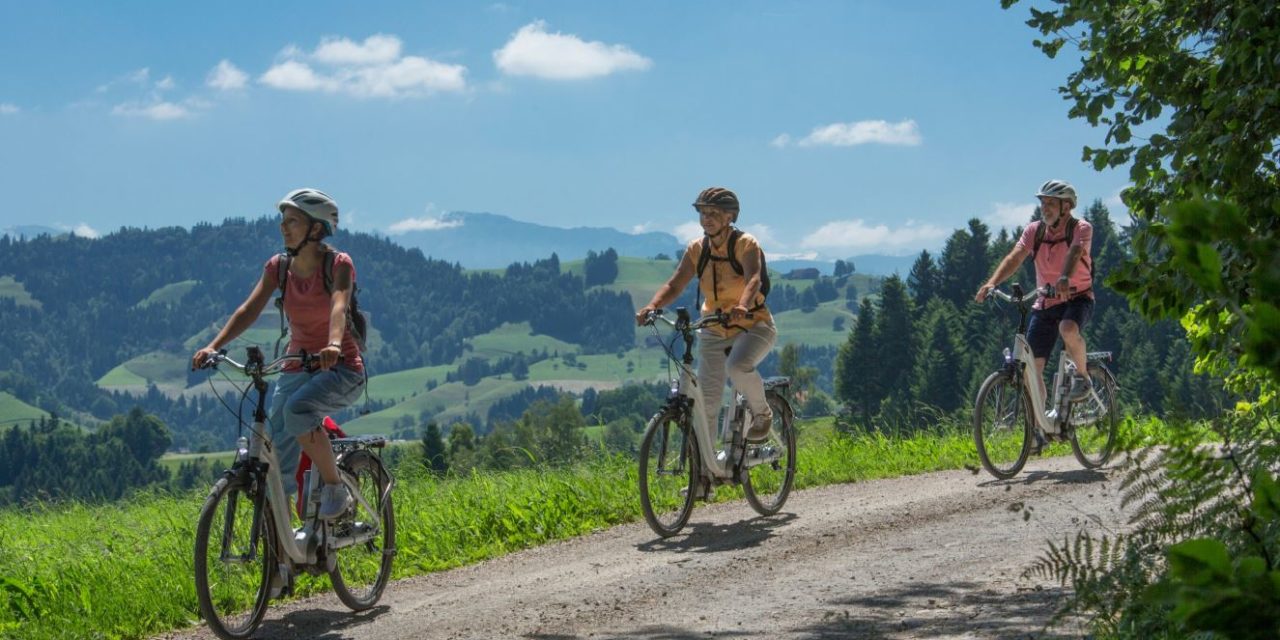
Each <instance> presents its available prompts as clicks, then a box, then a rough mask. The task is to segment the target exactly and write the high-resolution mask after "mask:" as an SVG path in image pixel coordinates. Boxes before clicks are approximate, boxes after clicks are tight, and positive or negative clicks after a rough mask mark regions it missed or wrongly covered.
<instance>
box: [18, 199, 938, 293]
mask: <svg viewBox="0 0 1280 640" xmlns="http://www.w3.org/2000/svg"><path fill="white" fill-rule="evenodd" d="M434 226H435V228H433V229H422V230H412V231H405V232H402V233H396V234H394V235H389V236H387V239H388V240H390V241H391V242H394V243H395V244H398V245H400V246H402V247H406V248H416V249H419V250H421V251H422V253H423V255H425V256H426V257H428V258H434V259H436V260H442V261H445V262H448V263H450V264H455V263H456V264H460V265H462V267H463V268H466V269H503V268H506V267H507V265H510V264H512V263H513V262H529V263H532V262H534V261H537V260H543V259H546V258H548V257H550V256H551V254H553V253H554V254H556V255H557V256H558V257H559V258H560V259H561V260H562V261H569V260H581V259H583V258H585V257H587V252H588V251H595V252H596V253H601V252H603V251H605V250H606V249H609V248H613V250H614V251H617V252H618V255H620V256H629V257H633V258H652V257H654V256H656V255H658V254H666V255H668V256H671V257H675V255H676V254H677V253H679V251H680V250H681V249H683V248H684V244H685V243H684V242H681V241H680V240H679V239H677V238H676V237H675V236H674V235H671V234H669V233H664V232H661V231H650V232H646V233H626V232H625V231H619V230H617V229H613V228H610V227H571V228H565V227H553V226H548V225H541V224H537V223H534V222H524V221H521V220H516V219H514V218H510V217H507V216H504V215H500V214H496V213H472V212H465V211H456V212H450V213H446V214H444V215H442V216H441V217H440V218H439V219H438V220H436V221H434ZM67 233H68V231H66V230H64V229H55V228H53V227H47V226H42V225H14V226H11V227H6V228H3V229H0V236H3V235H8V236H9V237H11V238H15V239H17V238H26V239H34V238H37V237H39V236H41V235H49V236H54V237H57V236H61V235H65V234H67ZM379 235H381V234H379ZM768 250H769V248H768V247H765V251H766V253H767V252H768ZM915 259H916V256H915V255H911V256H886V255H861V256H853V257H851V258H844V260H845V261H846V262H848V261H852V262H853V263H854V269H855V272H856V273H863V274H867V275H877V276H888V275H892V274H894V273H897V274H898V275H900V276H902V277H906V275H907V273H908V272H910V271H911V265H912V263H913V262H914V261H915ZM769 267H770V268H771V269H773V270H775V271H778V272H780V273H789V272H791V271H792V270H794V269H805V268H814V269H817V270H818V271H819V272H820V273H822V274H823V275H831V274H832V271H833V270H834V268H835V261H834V260H796V259H778V260H772V259H771V260H770V261H769Z"/></svg>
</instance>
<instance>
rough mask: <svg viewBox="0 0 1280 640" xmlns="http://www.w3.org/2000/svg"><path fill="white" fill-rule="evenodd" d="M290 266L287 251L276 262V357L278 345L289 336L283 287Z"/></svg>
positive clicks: (291, 258) (278, 350) (287, 280)
mask: <svg viewBox="0 0 1280 640" xmlns="http://www.w3.org/2000/svg"><path fill="white" fill-rule="evenodd" d="M292 264H293V256H291V255H289V252H288V251H282V252H281V253H280V257H279V258H278V259H277V260H276V286H277V287H278V288H279V291H280V295H278V296H276V311H277V312H278V313H279V315H280V337H279V338H276V357H279V356H280V343H281V342H284V338H285V336H287V335H289V325H288V324H287V323H286V322H285V320H284V294H285V291H286V287H285V285H287V284H288V283H289V266H290V265H292Z"/></svg>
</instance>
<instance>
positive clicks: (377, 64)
mask: <svg viewBox="0 0 1280 640" xmlns="http://www.w3.org/2000/svg"><path fill="white" fill-rule="evenodd" d="M400 51H401V42H400V39H399V38H396V37H395V36H390V35H385V34H378V35H374V36H370V37H368V38H366V39H365V41H364V42H363V43H360V44H357V43H356V42H354V41H352V40H349V39H346V38H339V39H333V38H328V39H325V40H323V41H322V42H321V43H320V45H319V46H318V47H316V50H315V51H314V52H312V53H311V54H307V53H306V52H305V51H303V50H301V49H299V48H297V47H296V46H293V45H290V46H289V47H286V48H285V49H284V51H282V52H281V53H280V57H281V59H282V61H281V62H279V63H277V64H276V65H275V66H273V67H271V68H270V69H268V70H267V71H266V73H264V74H262V76H261V77H260V78H258V81H259V82H261V83H262V84H265V85H267V86H269V87H273V88H276V89H284V90H287V91H322V92H325V93H346V94H348V95H352V96H356V97H360V98H374V97H376V98H396V97H404V96H413V95H420V94H426V93H434V92H438V91H462V90H464V89H466V87H467V83H466V78H465V75H466V72H467V68H466V67H464V66H462V65H456V64H446V63H443V62H437V61H435V60H430V59H428V58H423V57H419V56H403V57H401V55H400ZM312 63H315V64H319V65H323V67H324V68H323V69H321V70H317V69H316V68H313V66H312Z"/></svg>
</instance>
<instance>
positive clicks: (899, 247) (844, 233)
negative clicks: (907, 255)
mask: <svg viewBox="0 0 1280 640" xmlns="http://www.w3.org/2000/svg"><path fill="white" fill-rule="evenodd" d="M948 233H950V232H949V231H948V230H946V229H943V228H942V227H938V226H935V225H931V224H917V223H915V222H911V221H908V222H907V223H906V224H905V225H903V226H901V227H898V228H896V229H891V228H889V226H888V225H884V224H876V225H872V224H868V223H867V222H866V221H864V220H840V221H836V222H828V223H827V224H824V225H822V226H821V227H819V228H818V230H817V231H814V232H813V233H811V234H809V235H808V236H806V237H805V238H804V240H802V241H801V242H800V244H801V246H804V247H807V248H811V249H829V250H837V249H838V250H841V251H846V252H867V251H870V252H874V253H903V252H905V251H912V250H915V249H919V248H922V247H929V246H936V245H937V244H938V243H939V242H940V241H941V240H942V239H943V238H945V237H946V236H947V234H948Z"/></svg>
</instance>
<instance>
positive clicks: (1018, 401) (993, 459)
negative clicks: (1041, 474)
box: [973, 371, 1032, 480]
mask: <svg viewBox="0 0 1280 640" xmlns="http://www.w3.org/2000/svg"><path fill="white" fill-rule="evenodd" d="M1030 407H1031V401H1030V398H1028V397H1027V392H1026V390H1024V389H1023V388H1022V385H1021V384H1020V381H1018V380H1015V379H1014V377H1013V376H1012V375H1010V374H1009V373H1007V372H1005V371H997V372H995V373H992V374H991V375H989V376H987V379H986V380H985V381H983V383H982V386H981V387H979V389H978V397H977V400H976V401H975V402H974V408H973V441H974V444H976V445H977V447H978V458H979V459H980V460H981V461H982V467H983V468H984V469H986V470H987V473H990V474H991V475H993V476H995V477H996V478H998V479H1000V480H1005V479H1008V478H1012V477H1013V476H1015V475H1017V474H1018V472H1019V471H1021V470H1022V467H1023V466H1025V465H1026V464H1027V458H1028V457H1029V456H1030V455H1031V426H1032V425H1031V415H1030ZM988 410H993V411H994V412H993V413H992V415H991V416H987V415H986V413H987V411H988ZM1019 425H1020V426H1019ZM1019 439H1020V442H1019ZM1009 458H1012V461H1011V462H1008V463H1005V461H1006V460H1008V459H1009Z"/></svg>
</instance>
